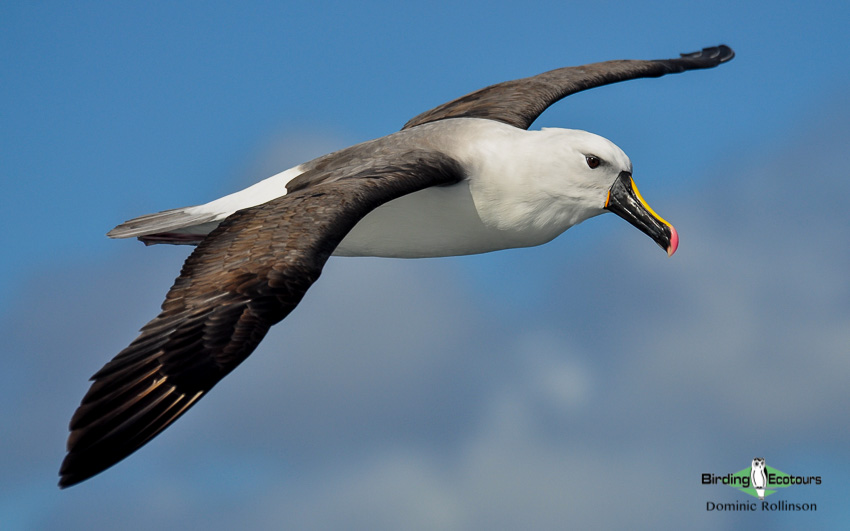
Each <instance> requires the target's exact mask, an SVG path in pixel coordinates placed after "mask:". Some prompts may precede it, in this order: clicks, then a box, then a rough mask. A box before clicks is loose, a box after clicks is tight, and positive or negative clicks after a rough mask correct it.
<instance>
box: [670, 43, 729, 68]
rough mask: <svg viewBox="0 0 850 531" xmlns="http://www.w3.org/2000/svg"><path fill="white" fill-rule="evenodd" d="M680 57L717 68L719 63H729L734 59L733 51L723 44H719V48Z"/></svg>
mask: <svg viewBox="0 0 850 531" xmlns="http://www.w3.org/2000/svg"><path fill="white" fill-rule="evenodd" d="M680 55H681V56H682V58H683V59H697V60H700V61H704V62H706V63H707V64H706V66H708V65H711V66H717V65H719V64H721V63H725V62H727V61H731V60H732V59H733V58H734V57H735V51H734V50H733V49H732V48H730V47H728V46H726V45H725V44H721V45H720V46H711V47H709V48H703V49H702V50H700V51H698V52H691V53H683V54H680Z"/></svg>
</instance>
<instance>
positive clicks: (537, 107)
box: [403, 45, 735, 129]
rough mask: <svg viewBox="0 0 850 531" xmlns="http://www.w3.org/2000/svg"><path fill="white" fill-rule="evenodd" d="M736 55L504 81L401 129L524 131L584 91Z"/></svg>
mask: <svg viewBox="0 0 850 531" xmlns="http://www.w3.org/2000/svg"><path fill="white" fill-rule="evenodd" d="M733 57H735V52H733V51H732V49H731V48H729V47H728V46H725V45H721V46H716V47H712V48H704V49H703V50H702V51H699V52H694V53H688V54H682V56H681V57H679V58H678V59H659V60H654V61H636V60H619V61H605V62H602V63H593V64H589V65H584V66H570V67H565V68H558V69H557V70H551V71H549V72H544V73H542V74H539V75H536V76H532V77H526V78H523V79H516V80H513V81H506V82H504V83H499V84H497V85H491V86H489V87H486V88H483V89H481V90H476V91H475V92H472V93H470V94H467V95H466V96H461V97H460V98H458V99H456V100H452V101H450V102H448V103H444V104H442V105H440V106H439V107H436V108H434V109H431V110H430V111H426V112H424V113H422V114H420V115H418V116H416V117H414V118H413V119H412V120H410V121H409V122H407V123H406V124H405V125H404V127H403V129H408V128H410V127H415V126H417V125H421V124H425V123H428V122H435V121H437V120H444V119H446V118H462V117H463V118H486V119H488V120H496V121H499V122H505V123H507V124H510V125H513V126H515V127H519V128H521V129H528V127H529V126H530V125H531V123H532V122H534V120H536V119H537V117H538V116H540V114H541V113H543V111H545V110H546V109H547V108H548V107H549V106H550V105H552V104H553V103H555V102H556V101H558V100H560V99H561V98H564V97H566V96H569V95H570V94H575V93H576V92H581V91H582V90H587V89H591V88H594V87H599V86H602V85H608V84H610V83H617V82H619V81H626V80H628V79H637V78H641V77H660V76H663V75H666V74H674V73H677V72H684V71H685V70H696V69H700V68H713V67H715V66H717V65H719V64H721V63H725V62H727V61H730V60H732V58H733Z"/></svg>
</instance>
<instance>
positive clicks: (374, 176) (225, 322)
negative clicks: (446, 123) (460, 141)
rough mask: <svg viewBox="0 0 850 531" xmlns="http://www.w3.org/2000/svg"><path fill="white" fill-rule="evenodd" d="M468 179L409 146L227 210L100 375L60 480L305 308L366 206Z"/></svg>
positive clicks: (70, 480)
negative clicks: (155, 310) (151, 315)
mask: <svg viewBox="0 0 850 531" xmlns="http://www.w3.org/2000/svg"><path fill="white" fill-rule="evenodd" d="M461 178H462V172H461V169H460V166H459V165H458V164H457V163H456V162H455V161H454V160H452V159H450V158H448V157H446V156H445V155H442V154H439V153H434V152H408V153H406V154H404V155H403V156H401V157H396V158H395V160H394V161H383V162H382V161H381V160H380V159H378V160H376V161H375V163H374V164H372V167H371V168H368V169H364V168H361V169H359V170H358V172H355V173H351V172H350V171H349V172H346V170H345V168H340V169H339V170H338V171H337V174H336V175H333V176H331V178H330V179H327V180H325V181H324V182H323V183H322V184H319V185H316V186H313V187H310V188H309V189H303V190H298V191H296V192H293V193H290V194H287V195H285V196H283V197H280V198H278V199H274V200H272V201H269V202H268V203H265V204H263V205H259V206H256V207H253V208H249V209H245V210H241V211H239V212H236V213H235V214H233V215H232V216H230V217H229V218H227V219H226V220H225V221H224V222H223V223H222V224H221V225H220V226H219V227H218V228H217V229H216V230H215V231H213V232H212V233H211V234H210V235H209V236H208V237H207V238H206V239H204V240H203V241H202V242H201V243H200V245H198V247H197V248H196V249H195V251H194V252H193V253H192V254H191V255H190V256H189V258H188V259H187V260H186V263H185V264H184V265H183V270H182V271H181V273H180V276H179V277H178V278H177V280H176V281H175V283H174V286H173V287H172V288H171V290H170V291H169V292H168V295H167V296H166V298H165V302H164V303H163V304H162V312H161V313H160V314H159V316H157V317H156V318H155V319H154V320H153V321H151V322H149V323H148V324H147V325H145V326H144V327H143V328H142V330H141V335H139V337H138V338H136V340H135V341H133V342H132V343H131V344H130V346H128V347H127V348H126V349H124V350H123V351H121V352H120V353H119V354H118V355H117V356H116V357H115V358H114V359H113V360H112V361H110V362H109V363H107V364H106V365H105V366H104V367H103V368H102V369H101V370H100V371H98V372H97V374H95V375H94V376H93V377H92V380H94V383H93V384H92V386H91V388H90V389H89V391H88V393H86V395H85V397H84V398H83V400H82V403H81V404H80V407H79V408H78V409H77V411H76V413H74V416H73V418H72V419H71V424H70V429H71V434H70V436H69V437H68V455H67V456H66V457H65V460H64V462H63V463H62V467H61V469H60V472H59V474H60V476H61V479H60V482H59V485H60V486H61V487H67V486H70V485H73V484H75V483H79V482H80V481H83V480H85V479H87V478H89V477H91V476H93V475H95V474H97V473H98V472H101V471H103V470H105V469H106V468H108V467H110V466H112V465H113V464H115V463H117V462H118V461H120V460H121V459H123V458H124V457H127V456H128V455H130V454H131V453H133V452H134V451H135V450H137V449H139V448H140V447H141V446H143V445H144V444H145V443H147V442H148V441H149V440H151V439H152V438H153V437H155V436H156V435H157V434H159V433H160V432H161V431H162V430H164V429H165V428H166V427H168V426H169V425H170V424H171V423H172V422H174V421H175V420H177V418H178V417H180V416H181V415H182V414H183V413H185V412H186V410H188V409H189V408H190V407H191V406H192V405H193V404H195V403H196V402H197V401H198V399H200V398H201V397H202V396H203V395H204V393H206V392H207V391H209V390H210V388H212V387H213V386H214V385H215V384H216V383H218V381H219V380H221V379H222V378H223V377H224V376H225V375H227V374H228V373H229V372H230V371H232V370H233V369H234V368H235V367H236V366H237V365H239V364H240V363H241V362H242V361H243V360H244V359H245V358H247V357H248V355H249V354H251V352H252V351H253V350H254V348H256V346H257V345H258V344H259V343H260V341H261V340H262V339H263V337H264V336H265V334H266V332H267V331H268V330H269V327H271V326H272V325H273V324H275V323H277V322H278V321H280V320H281V319H283V318H284V317H286V315H287V314H289V312H290V311H292V309H293V308H295V306H296V305H297V304H298V302H299V301H300V300H301V298H302V297H303V296H304V293H305V292H306V291H307V289H308V288H309V287H310V285H311V284H312V283H313V282H315V281H316V279H317V278H318V277H319V274H320V273H321V270H322V267H323V266H324V264H325V262H326V261H327V259H328V257H329V256H330V255H331V253H332V252H333V250H334V249H335V248H336V246H337V245H338V244H339V242H340V241H341V240H342V239H343V237H344V236H345V235H346V234H347V233H348V231H349V230H351V228H352V227H354V225H355V224H356V223H357V222H358V221H359V220H360V219H361V218H363V217H364V216H365V215H366V214H367V213H368V212H370V211H371V210H372V209H374V208H376V207H378V206H379V205H381V204H383V203H385V202H387V201H390V200H392V199H395V198H397V197H400V196H402V195H405V194H408V193H411V192H414V191H416V190H420V189H423V188H426V187H429V186H434V185H440V184H450V183H454V182H457V181H458V180H460V179H461Z"/></svg>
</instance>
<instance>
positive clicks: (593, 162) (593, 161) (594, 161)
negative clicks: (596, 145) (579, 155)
mask: <svg viewBox="0 0 850 531" xmlns="http://www.w3.org/2000/svg"><path fill="white" fill-rule="evenodd" d="M584 160H586V161H587V165H588V166H589V167H590V169H591V170H592V169H594V168H597V167H598V166H599V163H600V162H601V161H600V160H599V157H594V156H593V155H588V156H587V157H585V158H584Z"/></svg>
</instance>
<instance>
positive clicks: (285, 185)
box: [59, 45, 735, 488]
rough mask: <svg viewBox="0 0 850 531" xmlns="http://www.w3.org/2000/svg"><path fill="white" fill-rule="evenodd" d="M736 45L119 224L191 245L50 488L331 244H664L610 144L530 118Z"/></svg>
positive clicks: (461, 249)
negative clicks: (590, 223)
mask: <svg viewBox="0 0 850 531" xmlns="http://www.w3.org/2000/svg"><path fill="white" fill-rule="evenodd" d="M734 55H735V54H734V52H733V51H732V50H731V49H730V48H729V47H728V46H723V45H721V46H716V47H711V48H704V49H703V50H702V51H699V52H694V53H689V54H681V56H680V57H678V58H675V59H663V60H649V61H645V60H616V61H605V62H601V63H593V64H588V65H584V66H575V67H565V68H559V69H556V70H552V71H549V72H544V73H542V74H539V75H535V76H532V77H527V78H523V79H517V80H513V81H507V82H504V83H499V84H496V85H492V86H489V87H486V88H483V89H480V90H477V91H475V92H472V93H470V94H467V95H466V96H462V97H460V98H458V99H455V100H453V101H450V102H448V103H445V104H443V105H440V106H438V107H436V108H434V109H431V110H429V111H427V112H424V113H422V114H420V115H418V116H416V117H414V118H413V119H411V120H410V121H408V122H407V123H406V124H405V125H404V127H403V128H402V129H401V130H400V131H398V132H395V133H392V134H390V135H387V136H384V137H381V138H378V139H376V140H371V141H368V142H364V143H361V144H357V145H354V146H351V147H349V148H346V149H342V150H340V151H336V152H334V153H330V154H328V155H324V156H322V157H319V158H317V159H314V160H311V161H309V162H305V163H303V164H300V165H298V166H296V167H294V168H290V169H288V170H286V171H284V172H281V173H279V174H277V175H274V176H272V177H269V178H268V179H265V180H264V181H261V182H259V183H257V184H255V185H253V186H250V187H248V188H246V189H244V190H242V191H239V192H236V193H233V194H231V195H228V196H225V197H222V198H220V199H217V200H215V201H212V202H209V203H206V204H204V205H199V206H192V207H186V208H177V209H172V210H166V211H164V212H160V213H156V214H150V215H146V216H141V217H138V218H135V219H132V220H130V221H127V222H125V223H122V224H121V225H119V226H117V227H116V228H114V229H113V230H112V231H110V232H109V233H108V235H109V236H110V237H112V238H138V239H139V240H141V241H143V242H145V243H146V244H190V245H197V247H196V248H195V249H194V251H193V252H192V253H191V255H190V256H189V257H188V258H187V259H186V262H185V263H184V265H183V269H182V271H181V272H180V276H179V277H178V278H177V280H176V281H175V282H174V285H173V286H172V288H171V290H170V291H169V292H168V294H167V295H166V296H165V302H163V304H162V311H161V313H160V314H159V315H158V316H156V317H155V318H154V319H153V320H152V321H150V322H149V323H148V324H146V325H145V326H144V327H142V329H141V333H140V335H139V336H138V337H137V338H136V339H135V340H134V341H133V342H132V343H130V345H129V346H128V347H127V348H125V349H124V350H122V351H121V352H120V353H119V354H118V355H116V356H115V357H114V358H113V359H112V360H111V361H110V362H108V363H107V364H106V365H104V367H103V368H102V369H100V370H99V371H98V372H97V373H95V375H94V376H92V378H91V379H92V381H93V383H92V384H91V387H90V389H89V390H88V392H87V393H86V394H85V396H84V397H83V400H82V403H81V404H80V406H79V408H77V410H76V412H75V413H74V415H73V417H72V419H71V422H70V432H71V433H70V435H69V437H68V444H67V450H68V453H67V455H66V457H65V460H64V461H63V463H62V466H61V469H60V472H59V475H60V481H59V486H60V487H63V488H64V487H68V486H70V485H74V484H76V483H79V482H81V481H83V480H86V479H88V478H90V477H91V476H93V475H95V474H98V473H99V472H102V471H103V470H105V469H107V468H109V467H111V466H112V465H114V464H115V463H117V462H118V461H120V460H122V459H124V458H125V457H127V456H128V455H130V454H132V453H133V452H135V451H136V450H138V449H139V448H140V447H142V446H143V445H145V444H146V443H147V442H148V441H150V440H151V439H152V438H153V437H155V436H156V435H158V434H159V433H161V432H162V431H163V430H164V429H165V428H167V427H168V426H170V425H171V424H172V423H173V422H174V421H175V420H177V419H178V418H179V417H180V416H181V415H183V414H184V413H186V411H188V410H189V408H191V407H192V406H193V405H194V404H196V403H197V402H198V400H199V399H200V398H201V397H203V396H204V395H205V394H206V393H207V392H208V391H209V390H210V389H211V388H212V387H213V386H214V385H215V384H216V383H217V382H218V381H219V380H221V379H222V378H223V377H224V376H226V375H227V374H228V373H229V372H230V371H232V370H233V369H235V368H236V367H237V366H238V365H239V364H240V363H242V361H244V360H245V358H247V357H248V356H249V355H250V354H251V352H253V351H254V349H255V348H256V347H257V345H258V344H259V343H260V341H261V340H262V339H263V337H264V336H265V335H266V332H268V330H269V328H270V327H271V326H272V325H274V324H275V323H277V322H279V321H281V320H282V319H283V318H285V317H286V316H287V315H288V314H289V313H290V312H291V311H292V310H293V309H294V308H295V307H296V306H297V305H298V303H299V301H300V300H301V298H302V297H303V296H304V294H305V293H306V292H307V290H308V289H309V287H310V286H311V285H312V284H313V283H314V282H315V281H316V280H317V279H318V278H319V275H320V273H321V271H322V267H323V266H324V264H325V262H326V261H327V260H328V258H330V256H331V255H342V256H382V257H397V258H418V257H436V256H453V255H465V254H474V253H486V252H489V251H496V250H500V249H508V248H516V247H529V246H534V245H540V244H542V243H545V242H548V241H550V240H552V239H553V238H555V237H556V236H558V235H559V234H561V233H562V232H564V231H565V230H567V229H568V228H570V227H572V226H573V225H576V224H578V223H581V222H582V221H584V220H586V219H588V218H591V217H593V216H596V215H599V214H602V213H604V212H608V211H610V212H613V213H615V214H617V215H618V216H620V217H622V218H623V219H625V220H626V221H628V222H629V223H630V224H632V225H634V226H635V227H637V228H638V229H639V230H641V231H642V232H644V233H645V234H646V235H648V236H649V237H650V238H652V239H653V240H654V241H655V242H656V243H657V244H658V245H660V246H661V248H662V249H664V250H665V251H666V252H667V254H668V255H672V254H673V253H674V252H675V251H676V248H677V246H678V242H679V237H678V234H677V233H676V230H675V229H674V228H673V226H672V225H671V224H670V223H668V222H667V221H665V220H664V219H663V218H661V217H660V216H659V215H658V214H656V213H655V212H654V211H653V210H652V209H651V208H650V207H649V205H647V203H646V201H644V199H643V198H642V197H641V195H640V193H639V192H638V189H637V187H636V186H635V183H634V181H633V180H632V163H631V161H630V160H629V158H628V157H627V156H626V154H625V153H623V151H622V150H621V149H620V148H618V147H617V146H616V145H614V144H613V143H612V142H610V141H609V140H606V139H605V138H602V137H600V136H597V135H594V134H592V133H588V132H585V131H578V130H570V129H557V128H544V129H541V130H528V128H529V126H530V125H531V124H532V122H534V120H535V119H536V118H537V117H538V116H539V115H540V114H541V113H542V112H543V111H544V110H545V109H546V108H547V107H549V106H550V105H551V104H553V103H555V102H556V101H558V100H560V99H562V98H564V97H566V96H568V95H570V94H574V93H576V92H580V91H583V90H587V89H590V88H594V87H598V86H601V85H607V84H610V83H616V82H619V81H625V80H629V79H636V78H644V77H660V76H663V75H666V74H672V73H677V72H684V71H686V70H695V69H704V68H712V67H715V66H717V65H719V64H721V63H725V62H727V61H729V60H731V59H732V58H733V57H734Z"/></svg>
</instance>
